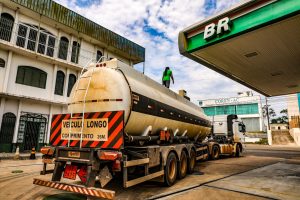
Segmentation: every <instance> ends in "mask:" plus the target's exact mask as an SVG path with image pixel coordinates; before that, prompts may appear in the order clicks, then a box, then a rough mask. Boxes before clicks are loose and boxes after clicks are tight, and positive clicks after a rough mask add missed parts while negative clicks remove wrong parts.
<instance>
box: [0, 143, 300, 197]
mask: <svg viewBox="0 0 300 200" xmlns="http://www.w3.org/2000/svg"><path fill="white" fill-rule="evenodd" d="M41 169H42V164H41V160H40V159H38V160H34V161H32V160H20V161H15V160H2V161H1V162H0V199H18V200H19V199H22V200H23V199H24V200H25V199H28V200H29V199H40V200H62V199H64V200H69V199H70V200H71V199H73V200H77V199H78V200H83V199H86V197H85V196H82V195H76V194H72V193H67V192H63V191H59V190H55V189H51V188H46V187H42V186H36V185H33V184H32V181H33V178H41V179H45V180H50V179H51V174H48V175H45V176H41V175H39V171H40V170H41ZM13 172H14V173H13ZM106 189H112V190H115V191H116V199H178V200H182V199H185V200H189V199H222V200H224V199H300V148H284V147H273V146H272V147H269V146H257V145H248V146H247V152H245V153H244V155H243V156H242V157H240V158H226V157H224V158H222V159H219V160H215V161H206V162H200V163H198V164H197V166H196V172H195V173H194V174H192V175H188V176H187V177H186V178H184V179H182V180H178V181H177V182H176V183H175V185H173V186H172V187H165V186H163V184H162V183H159V182H155V181H149V182H145V183H142V184H139V185H136V186H133V187H131V188H127V189H124V188H122V184H121V182H120V181H119V180H115V181H112V182H111V183H109V184H108V188H106Z"/></svg>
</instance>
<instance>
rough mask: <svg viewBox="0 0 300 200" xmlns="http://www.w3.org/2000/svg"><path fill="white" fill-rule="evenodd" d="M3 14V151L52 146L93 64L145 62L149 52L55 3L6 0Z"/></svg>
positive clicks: (0, 29)
mask: <svg viewBox="0 0 300 200" xmlns="http://www.w3.org/2000/svg"><path fill="white" fill-rule="evenodd" d="M0 15H1V18H0V98H1V99H0V102H1V104H0V125H1V127H0V128H1V129H0V152H4V151H5V152H11V151H14V149H15V148H16V145H18V146H20V150H21V151H26V150H30V149H31V148H32V147H33V146H35V147H36V148H39V147H41V146H42V145H44V144H46V143H48V141H49V134H50V124H51V123H49V122H51V116H52V114H56V113H61V112H66V105H67V104H66V102H67V98H68V96H69V94H70V91H71V89H72V87H73V85H74V83H75V82H76V79H77V78H78V76H79V74H80V71H81V69H82V67H83V66H84V65H86V63H88V62H89V61H91V59H94V60H95V61H96V59H97V60H98V59H99V58H100V57H101V56H104V57H106V58H108V59H110V58H118V59H119V60H121V61H123V62H125V63H127V64H128V65H131V66H132V65H133V64H137V63H140V62H143V61H144V57H145V49H144V48H143V47H141V46H139V45H137V44H135V43H133V42H131V41H129V40H127V39H126V38H124V37H122V36H120V35H118V34H116V33H114V32H112V31H110V30H108V29H106V28H104V27H102V26H100V25H98V24H96V23H94V22H92V21H90V20H88V19H86V18H84V17H82V16H81V15H79V14H77V13H75V12H73V11H71V10H69V9H67V8H65V7H63V6H61V5H59V4H57V3H55V2H54V1H52V0H43V1H29V0H28V1H27V0H1V2H0Z"/></svg>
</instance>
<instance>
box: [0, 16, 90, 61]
mask: <svg viewBox="0 0 300 200" xmlns="http://www.w3.org/2000/svg"><path fill="white" fill-rule="evenodd" d="M1 41H6V42H10V43H11V44H12V45H14V46H17V47H21V48H24V49H27V50H30V51H33V52H36V53H39V54H41V55H44V56H47V57H52V58H55V59H59V60H61V61H66V62H72V63H74V64H78V65H79V66H82V65H84V64H85V63H87V62H88V61H89V60H91V59H92V58H96V52H92V51H89V50H86V49H82V48H81V47H80V44H79V43H77V42H74V45H73V44H72V43H71V42H73V41H71V42H69V41H68V40H60V39H58V38H57V37H56V36H54V35H52V34H51V33H49V32H48V31H47V30H45V29H42V28H38V27H36V26H34V25H30V24H23V23H20V24H14V23H12V22H11V21H10V20H6V19H3V18H2V19H1V20H0V42H1Z"/></svg>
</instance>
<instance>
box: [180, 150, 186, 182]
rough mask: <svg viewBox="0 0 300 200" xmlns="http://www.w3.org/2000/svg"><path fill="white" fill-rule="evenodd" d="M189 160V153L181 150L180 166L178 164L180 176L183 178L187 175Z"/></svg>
mask: <svg viewBox="0 0 300 200" xmlns="http://www.w3.org/2000/svg"><path fill="white" fill-rule="evenodd" d="M187 163H188V160H187V155H186V153H185V151H182V152H181V156H180V162H179V164H178V165H179V166H178V178H179V179H182V178H184V177H185V176H186V173H187V168H188V164H187Z"/></svg>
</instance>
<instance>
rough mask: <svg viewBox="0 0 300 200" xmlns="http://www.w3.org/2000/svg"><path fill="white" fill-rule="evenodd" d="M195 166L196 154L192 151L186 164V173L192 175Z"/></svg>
mask: <svg viewBox="0 0 300 200" xmlns="http://www.w3.org/2000/svg"><path fill="white" fill-rule="evenodd" d="M195 165H196V152H195V150H193V149H192V150H191V155H190V157H189V162H188V173H189V174H192V173H194V169H195Z"/></svg>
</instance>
